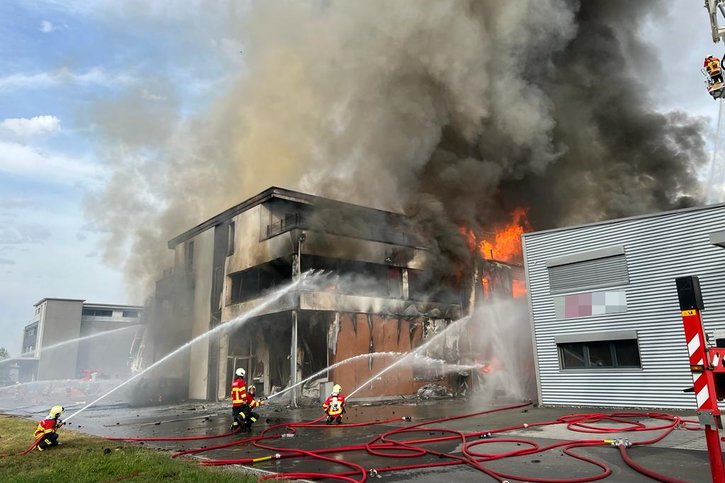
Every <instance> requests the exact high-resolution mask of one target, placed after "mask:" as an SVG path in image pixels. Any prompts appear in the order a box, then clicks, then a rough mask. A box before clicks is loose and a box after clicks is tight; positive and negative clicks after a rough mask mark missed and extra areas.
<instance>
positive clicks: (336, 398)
mask: <svg viewBox="0 0 725 483" xmlns="http://www.w3.org/2000/svg"><path fill="white" fill-rule="evenodd" d="M322 409H323V410H324V411H325V412H326V413H327V415H328V416H339V415H340V414H342V413H343V411H344V410H345V396H343V395H342V394H330V395H329V396H327V399H325V402H324V403H323V404H322Z"/></svg>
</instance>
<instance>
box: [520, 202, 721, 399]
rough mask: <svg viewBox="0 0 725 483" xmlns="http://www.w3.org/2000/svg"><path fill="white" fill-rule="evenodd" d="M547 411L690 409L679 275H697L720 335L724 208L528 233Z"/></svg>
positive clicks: (710, 326)
mask: <svg viewBox="0 0 725 483" xmlns="http://www.w3.org/2000/svg"><path fill="white" fill-rule="evenodd" d="M523 245H524V263H525V270H526V278H527V288H528V293H529V303H530V309H531V314H532V323H533V333H534V352H535V358H536V371H537V382H538V390H539V401H540V403H541V404H543V405H585V406H623V407H627V406H629V407H658V408H687V409H692V408H695V396H694V395H693V393H691V392H683V389H685V388H689V387H691V386H692V379H691V373H690V368H689V361H688V353H687V347H686V344H685V337H684V332H683V325H682V319H681V315H680V309H679V305H678V298H677V290H676V286H675V278H677V277H681V276H687V275H697V276H698V277H699V278H700V285H701V288H702V294H703V299H704V302H705V310H704V311H703V320H704V325H705V330H706V331H707V332H708V333H709V334H711V333H712V332H713V331H714V330H716V329H725V251H724V250H723V247H725V205H712V206H705V207H699V208H691V209H685V210H677V211H671V212H665V213H657V214H652V215H645V216H637V217H632V218H624V219H618V220H610V221H604V222H600V223H593V224H589V225H582V226H574V227H568V228H562V229H555V230H548V231H541V232H535V233H528V234H525V235H524V236H523Z"/></svg>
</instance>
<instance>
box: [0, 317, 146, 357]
mask: <svg viewBox="0 0 725 483" xmlns="http://www.w3.org/2000/svg"><path fill="white" fill-rule="evenodd" d="M139 325H142V324H132V325H129V326H126V327H121V328H120V329H113V330H106V331H104V332H97V333H95V334H91V335H86V336H83V337H76V338H75V339H68V340H64V341H62V342H58V343H56V344H53V345H49V346H48V347H40V348H39V349H40V350H43V351H49V350H51V349H55V348H57V347H61V346H64V345H66V344H70V343H72V342H81V341H84V340H88V339H92V338H94V337H100V336H102V335H111V334H113V333H116V332H121V331H123V330H128V329H132V328H135V327H138V326H139ZM36 350H37V349H33V350H32V351H28V352H24V353H22V354H20V355H19V356H17V357H11V358H9V359H3V360H1V361H0V365H2V364H4V363H5V362H10V361H17V360H21V358H22V357H25V356H29V355H31V354H33V353H35V352H36Z"/></svg>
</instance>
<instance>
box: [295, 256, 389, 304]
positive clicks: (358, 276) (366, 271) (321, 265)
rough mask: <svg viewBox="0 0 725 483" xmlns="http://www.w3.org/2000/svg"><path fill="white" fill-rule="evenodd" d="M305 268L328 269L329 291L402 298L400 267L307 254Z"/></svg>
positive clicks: (304, 262) (303, 260) (303, 263)
mask: <svg viewBox="0 0 725 483" xmlns="http://www.w3.org/2000/svg"><path fill="white" fill-rule="evenodd" d="M301 264H302V271H303V272H305V271H307V270H324V271H326V272H328V273H330V277H329V280H330V283H329V285H328V286H327V287H325V290H329V291H334V292H338V293H345V294H351V295H364V296H368V297H390V298H400V297H402V292H403V291H402V286H403V278H402V272H401V269H400V267H393V266H390V265H382V264H377V263H367V262H360V261H357V260H345V259H340V258H330V257H320V256H316V255H305V256H304V257H303V258H302V260H301Z"/></svg>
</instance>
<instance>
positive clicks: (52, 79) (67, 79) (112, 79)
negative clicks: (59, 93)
mask: <svg viewBox="0 0 725 483" xmlns="http://www.w3.org/2000/svg"><path fill="white" fill-rule="evenodd" d="M134 82H136V78H135V77H133V76H131V75H127V74H123V73H120V74H115V75H111V74H108V73H107V72H105V71H104V70H103V69H101V68H98V67H95V68H93V69H89V70H87V71H86V72H73V71H71V70H70V69H68V68H62V69H58V70H56V71H52V72H38V73H35V74H26V73H19V74H10V75H7V76H5V77H0V90H9V89H46V88H49V87H55V86H58V85H64V84H75V85H81V86H90V85H99V86H106V87H112V86H117V85H128V84H132V83H134Z"/></svg>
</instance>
